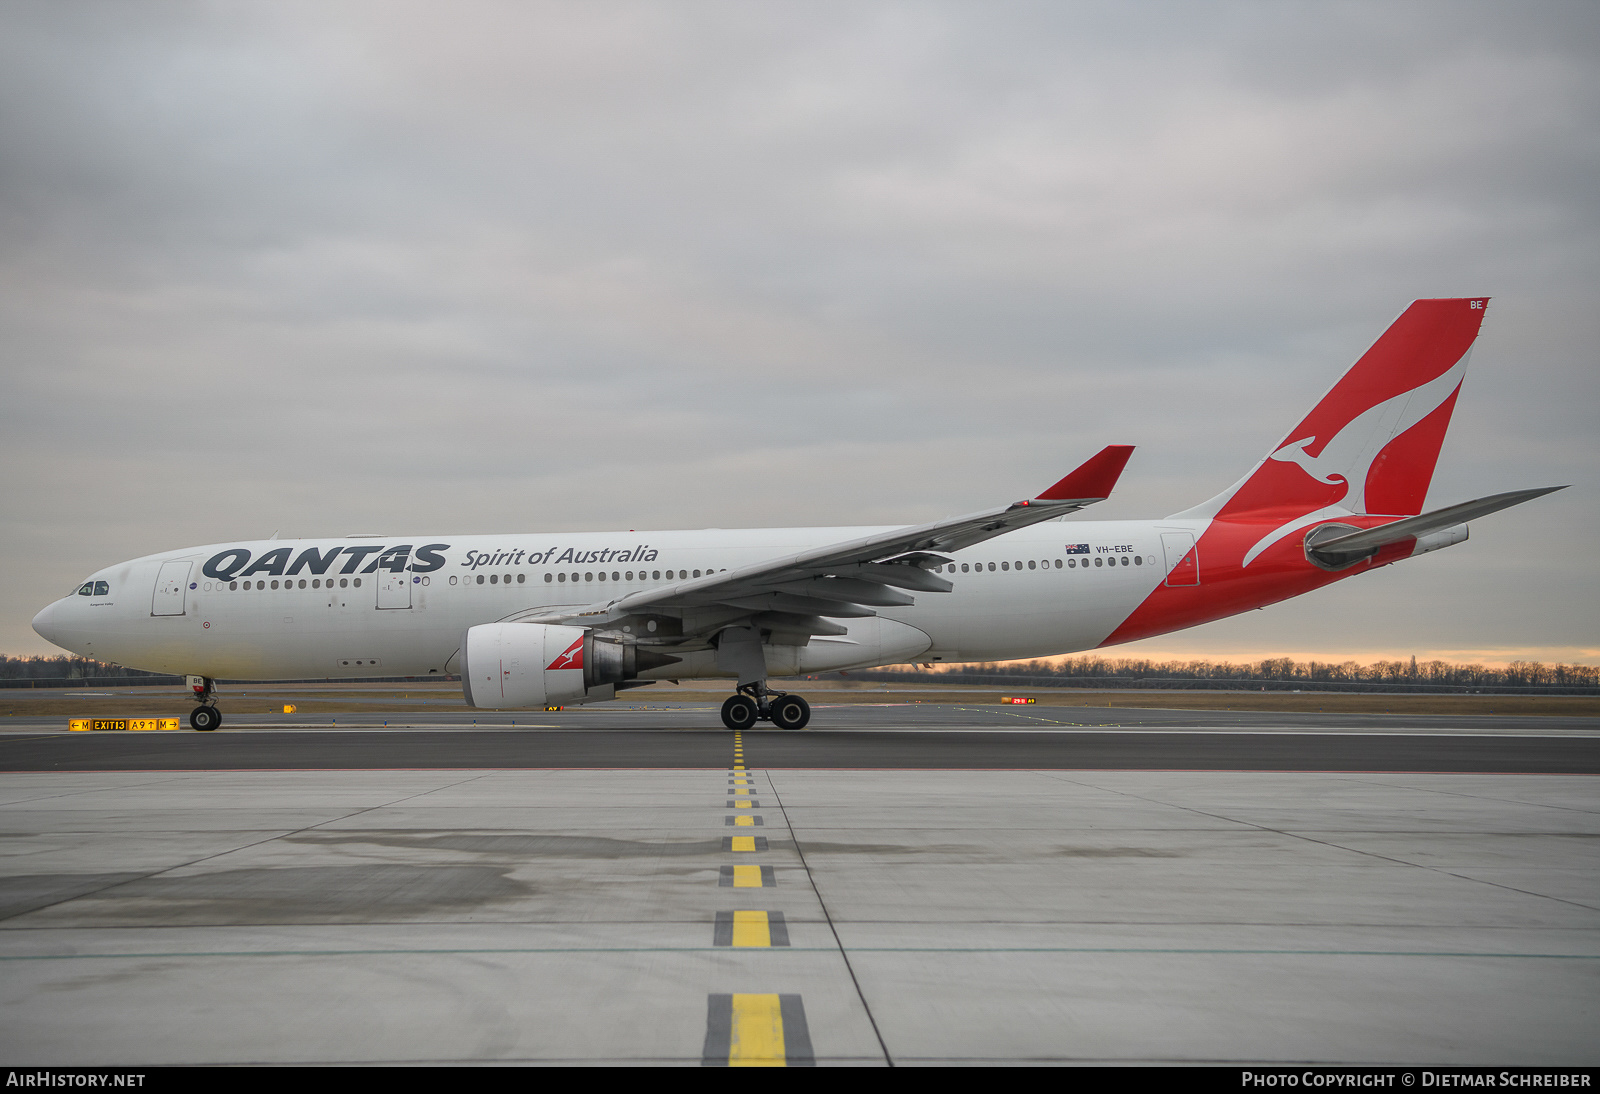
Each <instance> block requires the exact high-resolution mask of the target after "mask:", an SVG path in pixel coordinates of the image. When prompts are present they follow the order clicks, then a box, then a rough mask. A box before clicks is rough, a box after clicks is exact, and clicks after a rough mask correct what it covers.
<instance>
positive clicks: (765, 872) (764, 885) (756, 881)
mask: <svg viewBox="0 0 1600 1094" xmlns="http://www.w3.org/2000/svg"><path fill="white" fill-rule="evenodd" d="M717 884H718V885H719V886H721V887H722V888H724V889H726V888H729V887H730V886H731V887H732V888H735V889H771V888H772V887H773V886H775V885H777V884H778V880H777V878H776V877H774V876H773V873H772V867H770V866H757V865H755V864H753V863H751V864H740V865H738V866H723V867H720V868H718V871H717Z"/></svg>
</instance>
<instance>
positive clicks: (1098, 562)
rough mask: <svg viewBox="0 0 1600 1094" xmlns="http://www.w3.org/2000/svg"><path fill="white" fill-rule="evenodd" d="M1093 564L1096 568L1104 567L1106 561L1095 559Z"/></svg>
mask: <svg viewBox="0 0 1600 1094" xmlns="http://www.w3.org/2000/svg"><path fill="white" fill-rule="evenodd" d="M1094 564H1095V565H1096V566H1104V565H1105V564H1106V560H1105V559H1103V558H1097V559H1095V560H1094Z"/></svg>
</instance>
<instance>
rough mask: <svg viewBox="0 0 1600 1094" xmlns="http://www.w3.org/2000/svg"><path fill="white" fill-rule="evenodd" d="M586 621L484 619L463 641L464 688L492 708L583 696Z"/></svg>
mask: <svg viewBox="0 0 1600 1094" xmlns="http://www.w3.org/2000/svg"><path fill="white" fill-rule="evenodd" d="M587 634H588V632H586V631H585V630H584V629H583V628H582V627H550V626H545V625H543V624H540V623H485V624H483V625H482V626H478V627H472V628H470V629H468V631H467V633H466V636H465V637H464V638H463V639H462V641H461V691H462V693H463V694H465V695H466V697H467V704H468V705H469V706H475V707H482V708H486V709H489V710H500V709H504V708H509V707H545V706H562V705H565V704H567V703H572V702H578V701H581V700H582V699H583V698H584V695H585V692H587V690H588V689H587V688H586V687H585V686H584V681H583V666H584V661H585V658H584V653H585V652H586V651H585V650H584V644H585V643H584V639H585V638H586V637H587Z"/></svg>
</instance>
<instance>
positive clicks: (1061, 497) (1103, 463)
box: [1038, 444, 1133, 501]
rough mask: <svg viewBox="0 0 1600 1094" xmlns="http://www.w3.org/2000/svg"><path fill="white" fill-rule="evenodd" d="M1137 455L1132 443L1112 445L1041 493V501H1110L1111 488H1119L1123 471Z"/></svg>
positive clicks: (1039, 498)
mask: <svg viewBox="0 0 1600 1094" xmlns="http://www.w3.org/2000/svg"><path fill="white" fill-rule="evenodd" d="M1131 455H1133V445H1131V444H1109V445H1106V447H1104V448H1102V449H1101V450H1100V451H1099V452H1098V453H1097V454H1096V455H1093V456H1090V457H1089V459H1088V460H1087V461H1085V462H1084V464H1083V466H1081V467H1079V468H1078V469H1077V470H1076V471H1073V472H1072V473H1070V474H1069V475H1067V477H1066V478H1064V479H1062V480H1061V481H1060V482H1058V483H1056V484H1055V485H1054V486H1052V487H1050V489H1048V490H1046V491H1045V492H1044V493H1042V494H1040V495H1039V497H1038V500H1039V501H1077V500H1080V499H1089V498H1097V499H1099V498H1109V497H1110V496H1111V488H1112V487H1114V486H1116V485H1117V479H1118V478H1120V477H1121V476H1122V469H1123V468H1124V467H1126V466H1127V465H1128V457H1129V456H1131Z"/></svg>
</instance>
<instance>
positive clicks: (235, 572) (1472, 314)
mask: <svg viewBox="0 0 1600 1094" xmlns="http://www.w3.org/2000/svg"><path fill="white" fill-rule="evenodd" d="M1486 305H1487V300H1486V299H1485V298H1462V299H1439V300H1418V301H1416V302H1414V303H1413V304H1411V306H1410V307H1408V308H1407V309H1406V310H1405V311H1404V312H1403V313H1402V314H1401V315H1400V317H1399V318H1398V319H1396V320H1395V321H1394V323H1393V324H1392V325H1391V326H1390V327H1389V328H1388V329H1387V330H1386V331H1385V332H1384V334H1383V335H1382V336H1381V337H1380V338H1379V339H1378V341H1377V342H1376V343H1374V344H1373V346H1372V348H1371V349H1369V350H1368V351H1367V352H1366V353H1365V354H1364V355H1363V356H1362V357H1361V359H1360V360H1358V361H1357V362H1356V363H1355V365H1354V366H1352V367H1351V368H1350V370H1349V371H1348V372H1346V373H1345V374H1344V375H1343V376H1342V377H1341V378H1340V379H1339V381H1338V382H1337V383H1335V384H1334V385H1333V387H1332V389H1330V390H1329V391H1328V393H1327V394H1326V395H1325V396H1323V398H1322V399H1321V400H1320V401H1318V402H1317V404H1316V405H1315V407H1314V408H1313V409H1312V410H1311V412H1310V413H1309V414H1308V415H1306V417H1305V418H1304V419H1303V420H1301V421H1300V422H1299V424H1297V425H1296V426H1295V427H1294V428H1293V429H1291V430H1290V431H1289V432H1288V433H1287V434H1286V435H1285V436H1284V438H1283V440H1282V441H1281V442H1280V443H1278V444H1277V445H1275V446H1274V447H1273V449H1272V450H1271V451H1270V452H1268V453H1267V454H1266V455H1265V456H1263V457H1262V458H1261V459H1260V460H1259V461H1258V462H1257V463H1256V464H1255V466H1254V467H1252V468H1251V469H1250V470H1249V471H1248V472H1247V473H1246V474H1245V475H1244V476H1243V477H1242V478H1241V479H1239V481H1238V482H1236V483H1234V484H1233V485H1232V486H1230V487H1228V488H1227V489H1226V490H1224V491H1222V492H1221V493H1220V494H1218V495H1216V496H1215V497H1213V498H1211V499H1210V500H1209V501H1206V502H1203V503H1201V504H1200V505H1196V506H1194V507H1193V508H1191V509H1186V510H1184V511H1182V512H1179V513H1174V514H1172V515H1171V516H1168V517H1166V518H1164V519H1160V520H1142V521H1108V522H1078V521H1073V522H1062V521H1061V519H1060V518H1062V517H1066V516H1068V515H1070V514H1073V513H1076V512H1078V511H1079V510H1081V509H1083V508H1085V507H1086V506H1089V505H1092V504H1093V503H1095V502H1097V501H1102V500H1104V499H1105V498H1107V497H1109V496H1110V494H1111V491H1112V488H1113V486H1115V485H1116V482H1117V480H1118V478H1119V476H1120V475H1121V473H1122V470H1123V468H1124V466H1125V465H1126V464H1127V462H1128V458H1129V455H1130V454H1131V453H1132V451H1133V449H1132V448H1131V447H1130V446H1126V445H1112V446H1109V447H1107V448H1105V449H1103V450H1102V451H1100V452H1099V453H1098V454H1096V455H1095V456H1093V457H1091V458H1090V459H1089V460H1088V461H1086V462H1085V463H1084V464H1083V465H1082V466H1080V467H1078V468H1077V469H1076V470H1074V471H1072V472H1071V473H1069V474H1067V475H1066V476H1064V477H1063V478H1061V479H1060V480H1059V481H1057V482H1056V483H1055V484H1054V485H1052V486H1049V487H1047V488H1046V489H1044V490H1042V491H1040V492H1039V493H1037V494H1035V495H1033V496H1031V497H1028V498H1026V499H1024V500H1021V501H1017V502H1014V503H1012V504H1008V505H999V506H996V507H993V508H990V509H985V510H983V511H981V512H977V513H971V514H968V515H965V516H959V517H953V518H947V519H944V520H936V521H931V522H929V523H926V524H920V525H916V526H911V527H871V528H759V529H754V528H753V529H704V530H700V531H656V532H647V533H639V532H634V531H627V532H590V533H560V534H537V533H531V534H530V533H512V534H507V535H496V536H448V535H445V536H411V535H407V536H350V537H347V538H345V539H342V540H331V539H315V540H292V541H282V540H278V539H276V538H273V539H270V540H265V541H261V540H254V541H247V542H229V543H220V544H210V545H207V546H203V547H187V548H183V549H181V550H176V551H166V552H162V553H160V554H154V555H146V556H144V557H143V558H137V559H133V560H131V561H128V562H122V563H118V564H117V565H114V566H108V567H106V568H105V569H103V570H101V571H99V572H98V573H96V574H93V575H92V576H91V577H90V578H89V579H88V580H86V581H84V582H82V583H81V584H80V585H78V586H76V587H74V589H73V590H72V592H70V593H69V594H68V595H66V596H63V597H62V598H61V599H59V600H57V601H56V602H55V603H53V604H51V605H49V606H48V607H46V608H45V609H44V610H42V611H41V612H39V614H38V615H37V616H36V617H35V618H34V620H33V628H34V630H35V631H37V632H38V633H39V634H40V635H42V636H43V637H44V638H46V639H48V640H49V641H51V642H53V643H55V644H57V645H59V646H62V647H64V648H66V649H68V650H71V651H72V652H74V653H78V654H81V655H82V656H85V657H91V658H99V659H101V660H105V661H112V662H115V663H118V664H122V665H126V666H131V667H137V668H141V669H148V670H153V671H157V672H171V673H181V674H184V675H185V676H187V677H188V680H189V683H190V685H191V686H192V688H193V691H194V694H195V701H196V702H197V704H198V705H197V706H196V707H195V708H194V710H193V712H192V713H191V714H190V717H189V722H190V725H191V726H192V727H193V728H195V729H197V730H214V729H216V728H217V727H218V726H219V725H221V723H222V714H221V711H220V708H219V707H218V704H217V698H216V693H215V691H216V689H215V682H216V681H217V680H218V679H223V678H226V679H230V680H240V681H243V680H257V681H266V680H300V679H307V678H343V679H351V678H354V679H360V678H363V677H367V678H370V677H379V676H382V677H395V676H407V677H410V676H419V677H426V676H430V675H431V676H435V677H447V676H450V675H456V674H459V676H460V679H461V685H462V691H463V693H464V697H465V699H466V702H467V703H468V704H469V705H471V706H473V707H477V708H482V709H491V710H506V709H519V708H534V709H540V708H543V707H547V706H567V705H575V704H580V703H588V702H598V701H604V700H609V699H613V698H615V697H616V696H617V695H618V694H619V693H621V692H623V691H625V690H628V689H631V688H636V687H641V686H644V685H648V684H651V683H655V682H657V681H661V680H674V681H677V680H683V679H693V678H705V677H721V678H727V679H729V680H731V681H732V682H733V687H734V691H733V694H732V695H731V696H730V697H729V698H728V699H727V701H726V702H725V703H724V704H723V705H722V721H723V724H724V725H726V726H727V727H728V728H729V729H748V728H750V727H751V726H753V725H754V724H755V723H756V722H757V721H770V722H771V723H772V724H773V725H775V726H777V727H778V728H780V729H788V730H797V729H802V728H804V727H805V726H806V725H807V724H808V722H809V720H810V716H811V712H810V708H809V706H808V705H807V703H806V701H805V699H804V698H803V697H801V696H799V695H793V694H788V693H785V692H782V691H778V690H774V689H772V688H771V687H769V686H768V684H769V681H770V680H772V679H773V678H774V677H786V676H797V675H803V674H814V673H823V672H833V671H839V670H850V669H861V668H869V667H874V666H880V665H890V664H903V663H907V662H915V663H923V664H951V663H957V662H964V661H1003V660H1010V659H1013V658H1024V657H1045V656H1051V655H1056V654H1065V653H1072V652H1076V651H1080V650H1089V649H1098V648H1101V647H1105V646H1112V645H1116V644H1118V643H1122V642H1132V641H1135V640H1137V639H1141V638H1148V637H1151V636H1152V635H1158V634H1165V633H1168V632H1171V631H1177V630H1182V629H1184V628H1187V627H1193V626H1197V625H1199V624H1202V623H1206V622H1209V621H1211V620H1215V619H1221V618H1224V617H1226V616H1231V615H1236V614H1238V613H1241V612H1246V611H1250V610H1252V609H1255V608H1260V607H1263V606H1265V605H1268V604H1273V603H1277V602H1279V601H1282V600H1287V599H1289V598H1290V597H1295V596H1299V595H1301V594H1303V593H1307V592H1310V591H1311V590H1313V589H1318V588H1321V587H1323V586H1325V585H1329V584H1332V583H1333V582H1335V581H1340V580H1343V579H1345V578H1348V577H1353V576H1355V575H1358V574H1363V573H1368V572H1370V571H1372V570H1375V569H1377V568H1378V567H1381V566H1387V565H1390V564H1391V563H1394V562H1398V561H1400V560H1402V559H1407V558H1415V557H1416V556H1418V555H1424V554H1428V553H1429V552H1432V551H1437V550H1440V549H1441V548H1444V547H1450V546H1453V545H1455V544H1458V543H1461V542H1463V541H1464V540H1466V538H1467V521H1469V520H1472V519H1474V518H1476V517H1480V516H1486V515H1488V514H1490V513H1494V512H1497V511H1499V510H1501V509H1505V508H1507V507H1509V506H1513V505H1517V504H1520V503H1522V502H1525V501H1529V500H1531V499H1533V498H1536V497H1539V496H1541V495H1543V494H1547V493H1550V492H1551V491H1553V490H1559V489H1564V488H1563V487H1547V488H1542V489H1533V490H1517V491H1511V492H1507V493H1499V494H1493V495H1490V496H1488V497H1483V498H1478V499H1476V500H1473V501H1467V502H1462V503H1460V504H1456V505H1451V506H1447V507H1445V508H1442V509H1436V510H1433V511H1432V512H1428V513H1424V512H1423V511H1422V509H1423V502H1424V499H1425V497H1426V495H1427V493H1428V486H1429V483H1430V481H1431V479H1432V477H1433V470H1434V465H1435V463H1436V461H1437V460H1438V456H1439V449H1440V446H1441V445H1442V444H1443V441H1444V436H1445V430H1446V428H1447V427H1448V426H1449V423H1450V415H1451V412H1452V411H1453V409H1454V407H1455V402H1456V397H1457V395H1458V394H1459V392H1460V389H1461V382H1462V379H1463V377H1464V376H1465V373H1466V367H1467V359H1468V356H1469V355H1470V351H1471V348H1472V345H1473V342H1474V341H1475V340H1476V338H1477V336H1478V330H1479V327H1480V326H1481V324H1482V322H1483V316H1484V312H1485V308H1486Z"/></svg>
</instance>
